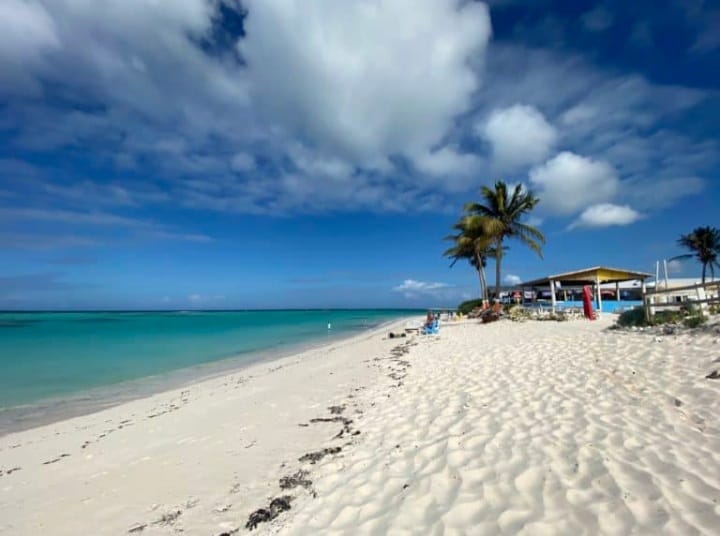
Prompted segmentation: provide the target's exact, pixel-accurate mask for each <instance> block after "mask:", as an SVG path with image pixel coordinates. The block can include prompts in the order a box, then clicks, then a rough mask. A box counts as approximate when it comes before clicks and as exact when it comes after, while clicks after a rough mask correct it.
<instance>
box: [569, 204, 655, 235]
mask: <svg viewBox="0 0 720 536" xmlns="http://www.w3.org/2000/svg"><path fill="white" fill-rule="evenodd" d="M640 218H642V214H640V213H639V212H637V211H636V210H634V209H632V208H631V207H629V206H628V205H613V204H611V203H600V204H597V205H592V206H590V207H588V208H586V209H585V210H584V211H583V212H582V214H580V217H579V218H578V219H577V220H575V221H574V222H573V223H572V224H571V225H570V229H575V228H577V227H610V226H612V225H630V224H631V223H635V222H636V221H638V220H639V219H640Z"/></svg>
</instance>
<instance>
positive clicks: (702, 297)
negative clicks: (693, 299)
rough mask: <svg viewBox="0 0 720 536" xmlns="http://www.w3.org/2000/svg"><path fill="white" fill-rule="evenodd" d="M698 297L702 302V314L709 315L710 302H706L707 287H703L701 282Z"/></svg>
mask: <svg viewBox="0 0 720 536" xmlns="http://www.w3.org/2000/svg"><path fill="white" fill-rule="evenodd" d="M697 298H698V301H699V302H700V314H701V315H702V316H707V315H708V304H707V303H706V302H705V298H706V294H705V287H703V285H702V283H700V284H699V285H698V287H697Z"/></svg>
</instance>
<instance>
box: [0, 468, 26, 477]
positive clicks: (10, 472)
mask: <svg viewBox="0 0 720 536" xmlns="http://www.w3.org/2000/svg"><path fill="white" fill-rule="evenodd" d="M20 469H22V467H13V468H11V469H6V470H5V471H4V472H3V470H2V469H0V476H5V475H10V474H12V473H14V472H15V471H19V470H20Z"/></svg>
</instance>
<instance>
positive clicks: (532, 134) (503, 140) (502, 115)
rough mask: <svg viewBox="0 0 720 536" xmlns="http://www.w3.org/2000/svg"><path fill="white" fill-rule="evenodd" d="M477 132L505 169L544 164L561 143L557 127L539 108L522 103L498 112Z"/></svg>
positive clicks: (492, 114)
mask: <svg viewBox="0 0 720 536" xmlns="http://www.w3.org/2000/svg"><path fill="white" fill-rule="evenodd" d="M477 129H478V132H479V133H480V135H481V136H483V137H484V138H485V139H486V140H487V141H488V142H490V144H491V145H492V153H493V158H494V160H495V163H496V164H497V166H498V167H500V168H503V169H505V168H516V167H520V166H524V165H528V164H536V163H538V162H541V161H542V160H543V159H544V158H545V157H546V156H547V155H548V154H549V152H550V150H551V149H552V147H553V145H555V142H556V141H557V131H556V130H555V127H553V126H552V125H551V124H550V123H548V122H547V120H546V119H545V117H544V116H543V115H542V114H541V113H540V112H539V111H538V110H537V109H535V108H534V107H532V106H527V105H522V104H516V105H514V106H511V107H509V108H503V109H499V110H494V111H493V112H492V113H491V114H490V116H489V117H488V118H487V120H486V121H485V122H484V123H483V124H481V125H479V126H478V127H477Z"/></svg>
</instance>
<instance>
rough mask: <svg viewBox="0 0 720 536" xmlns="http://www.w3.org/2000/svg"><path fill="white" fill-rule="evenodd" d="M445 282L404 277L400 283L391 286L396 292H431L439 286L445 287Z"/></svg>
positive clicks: (439, 287) (446, 285)
mask: <svg viewBox="0 0 720 536" xmlns="http://www.w3.org/2000/svg"><path fill="white" fill-rule="evenodd" d="M448 286H449V285H448V284H447V283H431V282H427V281H416V280H415V279H406V280H405V281H403V282H402V284H400V285H398V286H396V287H394V288H393V290H395V291H397V292H406V291H412V292H431V291H433V290H438V289H441V288H447V287H448Z"/></svg>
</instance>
